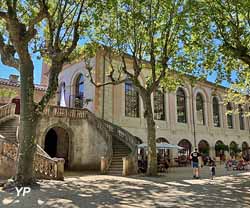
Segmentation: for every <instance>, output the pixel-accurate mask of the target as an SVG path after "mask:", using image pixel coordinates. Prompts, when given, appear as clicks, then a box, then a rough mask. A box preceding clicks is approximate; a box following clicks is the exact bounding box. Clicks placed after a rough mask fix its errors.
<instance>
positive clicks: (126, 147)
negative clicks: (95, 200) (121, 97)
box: [102, 120, 139, 175]
mask: <svg viewBox="0 0 250 208" xmlns="http://www.w3.org/2000/svg"><path fill="white" fill-rule="evenodd" d="M102 121H103V123H104V124H105V126H106V127H107V128H108V130H109V132H110V133H111V134H112V137H113V139H112V150H113V155H112V159H111V161H110V165H109V167H108V171H107V172H108V174H111V175H122V174H123V171H124V170H123V168H124V167H123V158H124V157H126V159H127V161H128V164H129V165H128V166H129V167H128V170H127V171H126V172H127V173H126V174H135V173H137V144H139V141H138V139H137V138H136V137H135V136H133V135H132V134H131V133H129V132H128V131H127V130H125V129H123V128H121V127H120V126H117V125H115V124H113V123H110V122H109V121H106V120H102Z"/></svg>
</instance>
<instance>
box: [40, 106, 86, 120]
mask: <svg viewBox="0 0 250 208" xmlns="http://www.w3.org/2000/svg"><path fill="white" fill-rule="evenodd" d="M86 112H87V110H85V109H75V108H67V107H61V106H47V107H46V108H45V109H44V111H43V115H44V116H54V117H66V118H73V119H82V118H86Z"/></svg>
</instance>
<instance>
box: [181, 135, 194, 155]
mask: <svg viewBox="0 0 250 208" xmlns="http://www.w3.org/2000/svg"><path fill="white" fill-rule="evenodd" d="M178 145H179V146H180V147H183V148H184V150H183V151H180V152H181V153H183V154H184V153H185V154H186V155H187V156H189V155H190V153H191V150H192V144H191V143H190V142H189V141H188V140H187V139H182V140H181V141H180V142H179V143H178Z"/></svg>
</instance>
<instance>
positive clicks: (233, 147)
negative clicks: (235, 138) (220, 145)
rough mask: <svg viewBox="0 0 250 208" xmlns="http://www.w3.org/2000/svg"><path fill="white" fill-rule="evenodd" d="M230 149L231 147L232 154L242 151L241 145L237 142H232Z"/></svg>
mask: <svg viewBox="0 0 250 208" xmlns="http://www.w3.org/2000/svg"><path fill="white" fill-rule="evenodd" d="M229 149H230V152H231V154H234V155H236V154H237V153H240V152H241V149H240V148H239V145H238V144H236V143H231V144H230V146H229Z"/></svg>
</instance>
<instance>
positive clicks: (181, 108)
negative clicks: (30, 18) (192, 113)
mask: <svg viewBox="0 0 250 208" xmlns="http://www.w3.org/2000/svg"><path fill="white" fill-rule="evenodd" d="M176 99H177V121H178V122H180V123H187V112H186V96H185V92H184V90H183V89H181V88H179V89H178V90H177V93H176Z"/></svg>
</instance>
